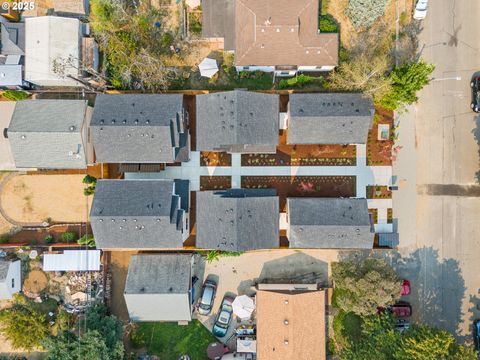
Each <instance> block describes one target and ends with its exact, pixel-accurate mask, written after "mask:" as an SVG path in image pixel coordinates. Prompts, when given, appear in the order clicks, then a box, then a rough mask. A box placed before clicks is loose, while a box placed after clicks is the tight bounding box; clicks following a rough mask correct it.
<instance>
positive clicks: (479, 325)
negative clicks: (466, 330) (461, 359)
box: [473, 319, 480, 352]
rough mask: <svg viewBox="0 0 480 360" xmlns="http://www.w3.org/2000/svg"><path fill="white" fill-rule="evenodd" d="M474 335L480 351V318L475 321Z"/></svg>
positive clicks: (476, 345)
mask: <svg viewBox="0 0 480 360" xmlns="http://www.w3.org/2000/svg"><path fill="white" fill-rule="evenodd" d="M473 336H474V342H475V347H476V348H477V351H478V352H480V320H479V319H477V320H475V322H474V323H473Z"/></svg>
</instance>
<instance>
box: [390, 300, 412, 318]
mask: <svg viewBox="0 0 480 360" xmlns="http://www.w3.org/2000/svg"><path fill="white" fill-rule="evenodd" d="M389 311H390V312H391V313H392V314H393V316H395V317H396V318H405V317H409V316H411V315H412V306H411V305H410V304H409V303H408V302H406V301H399V302H397V303H396V304H394V305H392V306H390V308H389Z"/></svg>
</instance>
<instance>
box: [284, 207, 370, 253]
mask: <svg viewBox="0 0 480 360" xmlns="http://www.w3.org/2000/svg"><path fill="white" fill-rule="evenodd" d="M287 223H288V227H287V237H288V241H289V242H290V248H295V249H299V248H300V249H302V248H331V249H371V248H372V247H373V240H374V236H375V234H374V230H373V224H372V220H371V218H370V214H369V212H368V206H367V200H366V199H342V198H287Z"/></svg>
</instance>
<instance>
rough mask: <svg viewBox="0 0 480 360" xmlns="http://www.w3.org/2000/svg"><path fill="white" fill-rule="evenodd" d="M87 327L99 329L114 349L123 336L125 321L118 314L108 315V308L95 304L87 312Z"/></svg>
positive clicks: (93, 329) (110, 347) (91, 329)
mask: <svg viewBox="0 0 480 360" xmlns="http://www.w3.org/2000/svg"><path fill="white" fill-rule="evenodd" d="M86 316H87V329H88V330H90V331H98V332H99V333H100V334H101V335H102V338H103V339H104V340H105V344H106V345H107V347H108V348H109V349H114V348H115V347H116V346H118V343H119V342H120V343H121V340H122V338H123V323H122V322H121V321H120V320H119V319H118V318H117V317H116V316H113V315H111V316H107V308H106V307H105V306H103V305H95V306H93V307H91V308H90V309H88V312H87V315H86Z"/></svg>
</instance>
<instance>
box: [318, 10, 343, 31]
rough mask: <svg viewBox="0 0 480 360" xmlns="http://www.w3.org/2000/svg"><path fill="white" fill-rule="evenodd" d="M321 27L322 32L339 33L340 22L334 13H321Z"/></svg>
mask: <svg viewBox="0 0 480 360" xmlns="http://www.w3.org/2000/svg"><path fill="white" fill-rule="evenodd" d="M318 23H319V29H320V32H321V33H337V32H338V24H337V22H336V21H335V19H334V18H333V16H332V15H330V14H326V15H320V19H319V22H318Z"/></svg>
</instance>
